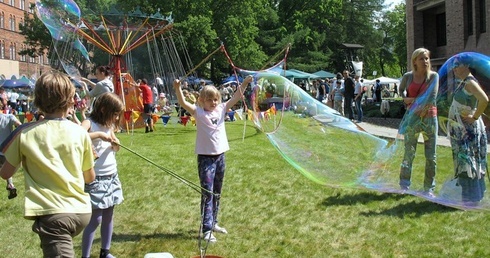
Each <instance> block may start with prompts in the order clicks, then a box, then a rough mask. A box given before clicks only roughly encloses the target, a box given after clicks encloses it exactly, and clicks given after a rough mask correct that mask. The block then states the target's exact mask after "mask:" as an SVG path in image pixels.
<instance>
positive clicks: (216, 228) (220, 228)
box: [213, 224, 228, 234]
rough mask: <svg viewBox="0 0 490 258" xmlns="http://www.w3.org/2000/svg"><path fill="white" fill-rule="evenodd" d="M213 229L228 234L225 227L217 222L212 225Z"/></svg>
mask: <svg viewBox="0 0 490 258" xmlns="http://www.w3.org/2000/svg"><path fill="white" fill-rule="evenodd" d="M213 231H214V232H218V233H222V234H228V231H227V230H226V228H222V227H220V226H218V224H215V225H214V227H213Z"/></svg>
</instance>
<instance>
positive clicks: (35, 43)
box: [19, 4, 52, 57]
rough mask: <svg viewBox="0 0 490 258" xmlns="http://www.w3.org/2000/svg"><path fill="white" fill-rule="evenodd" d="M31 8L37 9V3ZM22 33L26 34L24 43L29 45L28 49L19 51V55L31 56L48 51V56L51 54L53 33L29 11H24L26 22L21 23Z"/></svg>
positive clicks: (40, 54)
mask: <svg viewBox="0 0 490 258" xmlns="http://www.w3.org/2000/svg"><path fill="white" fill-rule="evenodd" d="M30 8H31V9H33V8H34V9H35V8H36V7H35V4H31V7H30ZM19 30H20V34H22V35H24V37H25V39H24V43H25V44H26V45H27V48H26V49H23V50H21V51H19V55H28V56H30V57H37V56H42V55H44V54H45V53H48V57H50V56H51V54H52V53H51V52H48V50H49V49H50V47H51V42H52V41H51V35H50V34H49V31H48V29H47V28H46V26H45V25H44V23H43V22H42V21H41V20H39V19H38V18H37V16H32V15H30V14H29V12H25V13H24V23H19Z"/></svg>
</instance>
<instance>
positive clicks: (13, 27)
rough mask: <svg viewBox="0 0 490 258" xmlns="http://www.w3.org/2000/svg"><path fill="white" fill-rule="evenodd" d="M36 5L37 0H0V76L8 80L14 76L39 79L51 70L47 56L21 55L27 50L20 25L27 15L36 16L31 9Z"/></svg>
mask: <svg viewBox="0 0 490 258" xmlns="http://www.w3.org/2000/svg"><path fill="white" fill-rule="evenodd" d="M34 3H35V0H0V76H4V77H6V78H7V79H9V78H10V77H12V75H15V76H16V77H17V78H19V77H20V76H22V75H25V76H26V77H28V78H37V77H39V75H40V74H41V73H42V72H43V71H47V70H49V68H50V66H49V60H48V58H47V55H46V54H44V55H43V56H37V57H29V56H27V55H19V52H20V51H21V50H24V49H27V45H26V44H25V43H24V36H23V35H21V34H20V30H19V24H23V23H24V15H25V14H26V13H28V14H29V15H30V16H33V15H35V13H34V12H35V10H34V9H31V6H32V4H34Z"/></svg>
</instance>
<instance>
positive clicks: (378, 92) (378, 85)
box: [374, 79, 383, 103]
mask: <svg viewBox="0 0 490 258" xmlns="http://www.w3.org/2000/svg"><path fill="white" fill-rule="evenodd" d="M382 91H383V85H381V81H380V80H379V79H377V80H376V84H375V85H374V94H375V95H376V102H378V103H381V101H382V99H381V98H382V97H381V92H382Z"/></svg>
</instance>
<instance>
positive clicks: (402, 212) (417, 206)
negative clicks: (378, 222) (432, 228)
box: [359, 201, 459, 218]
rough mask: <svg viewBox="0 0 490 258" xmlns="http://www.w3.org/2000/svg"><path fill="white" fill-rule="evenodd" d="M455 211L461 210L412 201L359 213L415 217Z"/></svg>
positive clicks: (364, 214)
mask: <svg viewBox="0 0 490 258" xmlns="http://www.w3.org/2000/svg"><path fill="white" fill-rule="evenodd" d="M455 211H459V210H458V209H456V208H452V207H447V206H444V205H441V204H437V203H433V202H429V201H422V202H416V201H411V202H408V203H401V204H398V205H396V206H394V207H392V208H389V209H385V210H381V211H369V212H361V213H359V214H360V215H363V216H368V217H369V216H379V215H381V216H394V217H399V218H404V217H411V218H413V217H420V216H422V215H425V214H430V213H435V212H437V213H443V212H455Z"/></svg>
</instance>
